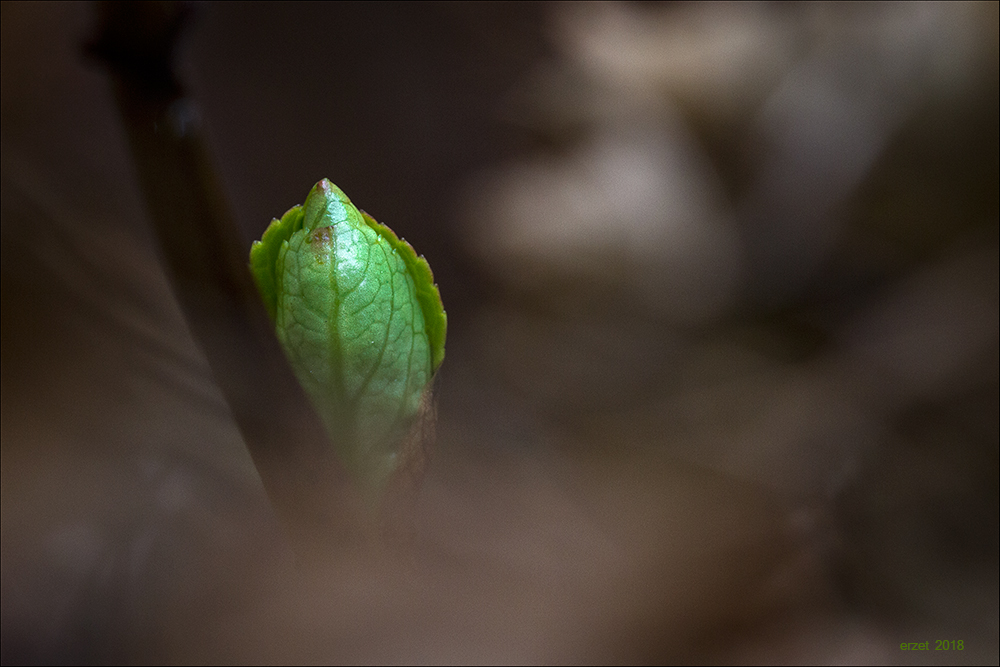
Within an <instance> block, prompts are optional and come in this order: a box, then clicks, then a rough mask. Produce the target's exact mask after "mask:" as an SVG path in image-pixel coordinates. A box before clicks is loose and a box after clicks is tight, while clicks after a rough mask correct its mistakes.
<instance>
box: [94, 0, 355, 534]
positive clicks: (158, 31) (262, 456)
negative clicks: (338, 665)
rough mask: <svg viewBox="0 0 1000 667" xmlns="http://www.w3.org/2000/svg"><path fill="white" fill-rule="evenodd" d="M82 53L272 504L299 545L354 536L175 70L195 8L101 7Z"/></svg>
mask: <svg viewBox="0 0 1000 667" xmlns="http://www.w3.org/2000/svg"><path fill="white" fill-rule="evenodd" d="M98 8H99V14H100V17H101V26H100V28H99V32H98V37H97V39H96V40H95V41H94V42H92V43H91V44H90V45H89V47H88V50H89V51H90V53H91V54H92V55H95V56H97V57H98V58H99V59H100V60H101V61H103V62H104V64H105V65H106V66H107V67H108V69H109V70H110V72H111V74H112V75H113V78H114V84H115V95H116V100H117V103H118V107H119V109H120V111H121V114H122V118H123V121H124V124H125V128H126V131H127V134H128V140H129V145H130V147H131V149H132V154H133V156H134V158H135V165H136V171H137V175H138V178H139V184H140V187H141V189H142V192H143V194H144V195H145V199H146V204H147V206H148V209H149V215H150V219H151V221H152V223H153V226H154V227H155V231H156V235H157V237H158V239H159V242H160V247H161V251H162V254H163V258H164V261H165V262H166V264H167V267H168V269H169V274H170V277H171V279H172V283H173V287H174V292H175V294H176V296H177V299H178V301H179V302H180V305H181V308H182V310H183V312H184V315H185V317H186V319H187V322H188V325H189V326H190V328H191V332H192V333H193V335H194V338H195V339H196V340H197V341H198V343H199V344H200V345H201V347H202V349H203V350H204V352H205V355H206V356H207V357H208V362H209V365H210V366H211V369H212V372H213V374H214V375H215V379H216V381H217V382H218V384H219V387H220V388H221V390H222V393H223V395H224V396H225V398H226V400H227V402H228V403H229V406H230V409H231V410H232V413H233V417H234V418H235V420H236V423H237V425H238V427H239V429H240V431H241V433H242V434H243V438H244V441H245V442H246V445H247V448H248V449H249V450H250V454H251V456H252V457H253V461H254V464H255V465H256V466H257V471H258V472H259V474H260V476H261V479H262V480H263V483H264V488H265V489H266V491H267V494H268V496H269V497H270V500H271V503H272V505H273V506H274V508H275V510H276V511H277V513H278V515H279V516H280V517H281V519H282V520H283V522H284V523H285V525H286V526H287V527H288V529H289V531H290V532H291V534H292V536H293V539H294V541H295V542H296V543H297V545H298V546H299V548H300V550H301V549H306V550H309V551H313V550H314V549H316V548H317V547H318V548H319V549H320V550H326V549H327V548H329V547H331V546H333V545H335V544H343V543H345V542H347V541H349V540H350V539H352V538H353V536H354V535H355V534H356V530H357V527H358V525H359V524H358V509H357V507H358V500H357V493H356V492H355V490H354V488H353V486H352V484H351V483H350V481H349V478H348V476H347V474H346V472H345V471H344V470H343V469H342V467H341V465H340V464H339V463H338V462H337V461H336V459H335V458H334V457H333V456H332V454H331V452H332V451H333V449H332V447H330V446H329V443H328V441H327V436H326V434H325V432H324V430H323V427H322V424H321V422H320V420H319V418H318V417H317V416H316V414H315V413H314V412H313V410H312V409H311V408H310V407H309V402H308V400H307V399H306V396H305V394H304V392H303V390H302V388H301V386H300V385H299V383H298V382H297V381H296V379H295V377H294V375H293V374H292V371H291V369H290V367H289V366H288V363H287V362H286V360H285V358H284V354H283V353H282V351H281V348H280V347H279V344H278V341H277V339H276V337H275V335H274V330H273V327H272V325H271V322H270V320H269V319H268V317H267V314H266V313H265V311H264V307H263V304H262V303H261V301H260V298H259V296H258V295H257V291H256V288H255V286H254V285H253V283H252V280H251V277H250V273H249V270H248V267H247V257H248V252H247V251H248V247H249V244H245V243H243V242H242V240H241V238H240V234H239V231H238V229H237V227H236V225H235V223H234V220H233V216H232V214H231V213H230V210H229V208H228V206H227V205H226V202H225V199H224V196H223V195H222V193H221V189H220V187H219V183H218V178H217V176H216V174H215V171H214V169H213V167H212V164H211V160H210V159H209V155H208V151H207V149H206V148H205V144H204V141H203V140H202V137H201V132H200V128H199V123H198V118H197V114H196V112H195V108H194V105H193V104H192V103H191V101H190V100H189V99H187V98H186V97H185V94H184V90H183V86H182V85H181V84H180V82H179V81H178V79H177V77H176V76H175V74H174V70H173V52H174V48H175V45H176V43H177V38H178V36H179V35H180V33H181V32H182V30H183V28H184V26H185V24H186V23H187V22H188V18H189V15H190V13H191V6H190V5H188V4H185V3H176V2H166V3H164V2H102V3H98Z"/></svg>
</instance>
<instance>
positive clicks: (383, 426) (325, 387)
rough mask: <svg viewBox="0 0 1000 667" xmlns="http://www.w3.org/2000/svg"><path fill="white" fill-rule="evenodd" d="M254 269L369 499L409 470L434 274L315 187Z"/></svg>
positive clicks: (424, 385) (253, 261)
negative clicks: (402, 471) (370, 494)
mask: <svg viewBox="0 0 1000 667" xmlns="http://www.w3.org/2000/svg"><path fill="white" fill-rule="evenodd" d="M250 268H251V271H252V272H253V275H254V279H255V280H256V283H257V287H258V288H259V290H260V294H261V297H262V298H263V300H264V305H265V307H266V308H267V312H268V314H269V315H270V316H271V319H272V320H273V322H274V325H275V330H276V332H277V335H278V339H279V340H280V341H281V344H282V347H283V348H284V350H285V354H286V355H287V356H288V359H289V361H290V362H291V364H292V367H293V369H294V370H295V374H296V376H297V377H298V379H299V382H301V383H302V385H303V387H304V388H305V390H306V393H307V394H308V395H309V398H310V400H311V401H312V404H313V407H314V408H315V409H316V411H317V412H318V413H319V415H320V417H321V418H322V420H323V423H324V425H325V426H326V430H327V433H328V435H329V436H330V440H331V442H332V444H333V446H334V448H335V451H336V454H337V456H338V457H339V458H340V459H341V460H342V462H343V463H344V464H345V466H346V467H347V468H348V469H349V470H350V471H351V472H352V473H353V475H354V476H355V478H356V479H357V480H358V481H359V483H361V485H362V486H363V487H364V488H365V489H366V490H367V491H368V492H370V493H373V494H374V496H376V497H377V496H378V494H379V493H380V492H381V491H383V490H384V489H385V488H386V486H387V485H388V483H389V482H390V480H391V479H392V477H393V475H394V474H396V473H398V472H399V471H401V470H404V469H406V468H408V467H412V465H413V461H412V460H411V459H412V457H413V456H415V455H416V454H414V452H413V444H412V442H409V440H410V439H411V438H412V436H413V432H414V431H415V430H416V431H419V430H420V429H419V424H416V422H417V421H418V420H419V419H422V414H421V413H422V412H423V411H426V410H427V409H428V408H429V405H430V401H429V400H428V398H429V397H428V396H426V395H425V394H426V393H427V392H429V391H430V384H431V380H432V379H433V377H434V374H435V373H436V372H437V369H438V367H439V366H440V365H441V361H442V360H443V359H444V340H445V330H446V327H447V317H446V315H445V312H444V308H443V306H442V304H441V296H440V294H439V292H438V288H437V285H435V284H434V277H433V275H432V273H431V269H430V266H429V265H428V264H427V261H426V260H425V259H424V258H423V257H422V256H420V257H418V256H417V254H416V253H415V252H414V250H413V248H412V247H411V246H410V244H409V243H407V242H406V241H404V240H400V239H399V238H398V237H397V236H396V235H395V234H394V233H393V231H392V230H391V229H389V228H388V227H386V226H385V225H381V224H379V223H378V222H376V221H375V220H374V219H373V218H372V217H371V216H369V215H368V214H366V213H363V212H361V211H359V210H358V209H357V208H356V207H355V206H354V205H353V204H352V203H351V200H350V199H348V197H347V195H346V194H344V193H343V191H341V190H340V188H338V187H337V186H336V185H334V184H333V183H331V182H330V181H328V180H326V179H323V180H322V181H320V182H319V183H317V184H316V185H315V187H313V189H312V191H311V192H310V193H309V196H308V197H307V198H306V202H305V204H304V205H303V206H295V207H293V208H292V209H291V210H289V211H288V212H287V213H285V215H283V216H282V217H281V219H280V220H277V219H275V220H273V221H272V222H271V224H270V226H269V227H268V228H267V230H266V231H265V232H264V236H263V237H262V238H261V240H260V241H256V242H255V243H254V244H253V247H252V248H251V250H250Z"/></svg>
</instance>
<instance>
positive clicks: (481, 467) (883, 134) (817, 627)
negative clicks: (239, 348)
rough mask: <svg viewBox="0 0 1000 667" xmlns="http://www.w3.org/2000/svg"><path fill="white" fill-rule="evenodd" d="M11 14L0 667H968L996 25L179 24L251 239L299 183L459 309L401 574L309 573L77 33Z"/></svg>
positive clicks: (611, 17) (544, 18)
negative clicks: (950, 644) (356, 212)
mask: <svg viewBox="0 0 1000 667" xmlns="http://www.w3.org/2000/svg"><path fill="white" fill-rule="evenodd" d="M0 7H2V42H0V49H2V58H0V67H2V95H0V104H2V150H0V155H2V163H0V166H2V178H0V193H2V199H0V203H2V235H3V238H2V244H0V253H2V266H0V268H2V309H3V310H2V320H0V322H2V365H0V369H2V392H0V396H2V447H3V449H2V455H3V462H2V512H3V516H2V530H3V536H2V558H3V568H2V586H3V590H2V612H3V639H2V642H3V645H2V658H3V662H4V663H9V662H32V663H35V662H57V661H60V662H71V663H81V662H111V661H117V660H132V661H181V660H183V661H197V660H211V661H218V662H222V661H225V662H233V661H237V660H254V661H272V660H273V661H278V660H280V661H283V662H288V661H293V660H311V661H314V662H332V661H337V662H349V661H355V660H357V661H361V660H363V661H366V662H373V661H385V662H389V661H391V662H403V661H407V662H413V661H452V662H458V661H466V660H468V661H473V662H499V661H503V662H507V661H547V662H548V661H552V662H555V661H562V662H565V661H587V662H597V661H600V660H615V661H619V662H620V661H649V662H652V661H661V660H673V661H678V660H691V661H697V662H707V661H735V662H762V661H764V662H766V661H780V662H792V663H796V662H800V661H802V662H806V663H808V662H872V663H882V662H894V663H911V662H920V661H924V662H932V663H935V664H937V663H939V662H942V661H954V662H982V663H989V664H996V661H997V645H998V636H997V627H998V626H997V591H998V581H997V579H998V577H997V567H996V563H997V556H998V550H1000V548H998V532H1000V519H998V516H1000V511H998V502H997V500H998V495H1000V494H998V467H1000V464H998V451H1000V436H998V426H997V424H998V414H997V413H998V407H997V406H998V398H1000V396H998V393H1000V392H998V235H997V229H998V182H1000V179H998V176H1000V170H998V154H1000V141H998V136H1000V132H998V122H997V119H998V83H997V82H998V71H997V70H998V10H997V5H996V4H959V3H944V4H929V3H921V4H899V5H897V4H893V5H867V4H852V5H846V6H845V5H840V4H830V5H827V4H820V3H804V4H798V5H785V4H780V5H715V4H705V5H701V4H693V5H686V4H680V5H673V4H671V5H660V4H637V5H631V4H612V5H604V4H597V5H589V4H587V5H576V4H559V5H536V4H491V3H469V4H438V3H433V4H424V3H412V4H376V3H365V4H333V5H320V4H318V3H303V4H295V3H281V4H265V3H250V4H235V3H219V4H210V5H197V6H196V7H195V11H194V13H193V16H192V19H191V25H190V26H189V28H188V30H187V34H186V37H185V38H184V40H183V41H182V44H181V47H180V49H179V53H180V64H181V67H180V72H181V75H182V78H183V79H184V80H185V81H186V82H187V84H188V85H189V88H190V92H191V93H192V96H193V98H194V99H195V101H196V102H197V103H198V105H199V107H200V110H201V114H202V121H203V123H204V126H205V128H206V131H207V136H208V140H209V143H210V148H211V150H212V154H213V156H214V158H215V160H216V164H217V167H218V169H219V172H220V174H221V177H222V182H223V184H224V188H225V193H224V194H225V196H226V197H227V198H228V200H229V201H230V203H231V204H232V206H233V209H234V212H235V214H236V217H237V220H238V222H239V224H240V227H241V230H242V232H243V234H244V237H245V238H244V239H243V240H244V242H245V243H246V244H247V247H249V242H250V241H251V240H252V238H254V237H256V236H258V235H259V234H260V233H261V232H262V230H263V229H264V227H265V226H266V224H267V222H268V221H269V220H270V218H271V217H273V216H277V215H280V214H281V213H283V212H284V211H285V210H287V209H288V208H289V207H290V206H292V205H293V204H296V203H299V202H301V201H302V199H303V198H304V196H305V194H306V193H307V192H308V190H309V188H310V187H311V186H312V184H313V183H315V182H316V181H317V180H318V179H320V178H322V177H328V178H330V179H331V180H333V181H334V182H336V183H337V184H338V185H340V186H341V187H342V188H343V189H344V190H345V191H346V192H347V193H349V194H350V196H351V197H352V199H353V200H354V201H355V202H356V203H357V204H358V205H359V206H360V207H362V208H364V209H366V210H367V211H368V212H369V213H371V214H372V215H374V216H375V217H376V218H377V219H378V220H380V221H382V222H385V223H386V224H388V225H389V226H391V227H392V228H393V229H394V230H395V231H397V232H398V233H399V234H400V235H401V236H404V237H406V238H407V239H409V240H410V241H411V242H412V243H413V245H414V246H415V247H416V248H417V250H418V252H420V253H423V254H425V255H426V256H427V258H428V260H429V261H430V263H431V266H432V267H433V269H434V271H435V276H436V279H437V281H438V283H439V284H440V287H441V293H442V297H443V299H444V302H445V306H446V308H447V309H448V312H449V325H450V326H449V341H448V353H447V358H446V360H445V363H444V366H443V367H442V371H441V374H440V378H439V380H438V382H439V384H438V393H439V424H438V430H439V438H438V444H437V451H436V452H435V454H434V458H433V460H432V464H431V469H430V472H429V475H428V478H427V480H426V482H425V485H424V491H423V494H422V496H421V500H420V504H419V507H418V537H417V544H416V547H415V554H414V555H413V558H412V560H408V561H406V562H403V563H399V562H395V561H393V560H392V559H391V558H389V559H388V560H387V561H386V562H381V561H378V562H372V561H371V560H370V559H368V558H365V557H363V556H359V555H356V554H353V553H351V552H349V551H347V552H345V553H344V554H339V555H338V556H337V558H336V559H333V560H332V562H331V563H329V564H322V563H321V564H317V565H315V566H314V567H309V568H303V567H299V568H296V567H295V566H294V563H293V559H292V557H291V555H290V554H289V552H288V548H287V546H286V544H285V542H284V540H283V537H282V533H281V530H280V529H279V527H278V526H277V523H276V521H275V519H274V517H273V515H272V513H271V510H270V509H269V507H268V506H267V502H266V499H265V497H264V495H263V492H262V489H261V487H260V482H259V481H258V480H257V477H256V473H255V471H254V469H253V466H252V464H251V462H250V460H249V457H248V455H247V454H246V451H245V448H244V447H243V443H242V441H241V439H240V437H239V434H238V432H237V430H236V429H235V427H234V425H233V423H232V420H231V417H230V415H229V412H228V408H227V406H226V404H225V402H224V401H223V399H222V397H221V395H220V394H219V392H218V390H217V389H216V388H215V384H214V381H213V379H212V377H211V374H210V372H209V370H208V366H207V364H206V362H205V360H204V358H203V356H202V355H201V353H200V352H199V350H198V349H197V346H196V345H195V344H194V342H193V341H192V339H191V337H190V335H189V333H188V331H187V328H186V325H185V322H184V321H183V318H182V316H181V313H180V311H179V309H178V308H177V306H176V302H175V301H174V299H173V297H172V295H171V292H170V287H169V284H168V283H167V280H166V278H165V275H164V272H163V269H162V267H161V263H160V260H159V258H158V254H157V252H158V251H157V248H156V246H155V243H154V240H153V236H152V234H151V232H150V231H149V227H148V222H147V221H148V213H147V212H146V211H145V210H144V207H143V202H142V200H141V199H140V195H139V191H138V188H137V184H136V180H135V172H134V166H133V164H132V162H131V156H130V155H129V153H128V151H127V145H126V141H125V135H124V132H123V129H122V127H121V122H120V118H119V116H118V113H117V110H116V108H115V106H114V104H113V98H112V95H111V88H110V84H109V82H108V80H107V78H106V75H105V73H104V72H103V71H102V70H101V69H100V68H99V67H98V66H97V65H96V64H95V63H94V62H92V61H88V60H87V59H86V58H85V57H84V55H83V50H82V44H83V43H84V42H85V41H86V40H87V39H88V38H91V37H92V36H93V30H94V16H93V13H92V11H93V10H92V8H91V7H89V6H88V5H86V4H83V3H73V4H68V3H67V4H44V3H3V4H2V5H0ZM248 363H252V360H248ZM261 409H262V410H266V409H268V406H266V405H264V406H261ZM936 639H943V640H962V641H963V642H964V646H965V650H964V651H963V652H961V653H958V652H955V653H948V654H941V653H934V652H927V653H923V654H903V653H901V652H900V651H899V648H898V647H899V643H900V642H910V641H931V642H932V646H933V641H934V640H936Z"/></svg>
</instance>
